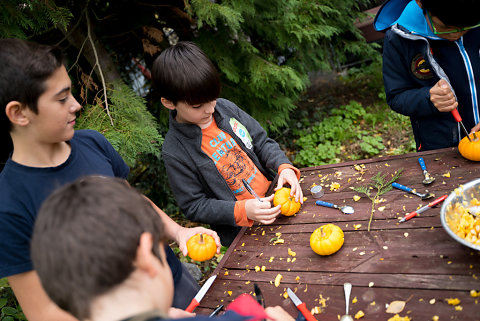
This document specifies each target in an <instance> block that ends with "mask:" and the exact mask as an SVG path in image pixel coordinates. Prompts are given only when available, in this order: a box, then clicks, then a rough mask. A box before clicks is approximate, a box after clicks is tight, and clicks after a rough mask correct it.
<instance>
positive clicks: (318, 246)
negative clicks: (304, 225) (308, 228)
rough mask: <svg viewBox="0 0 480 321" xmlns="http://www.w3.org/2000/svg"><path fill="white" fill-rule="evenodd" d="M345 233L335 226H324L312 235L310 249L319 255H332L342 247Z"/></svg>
mask: <svg viewBox="0 0 480 321" xmlns="http://www.w3.org/2000/svg"><path fill="white" fill-rule="evenodd" d="M343 242H344V235H343V231H342V229H341V228H340V227H338V226H337V225H335V224H326V225H322V226H320V227H319V228H317V229H316V230H315V231H313V233H312V235H310V247H311V248H312V250H313V251H314V252H315V253H317V254H318V255H330V254H333V253H335V252H337V251H338V250H340V248H341V247H342V245H343Z"/></svg>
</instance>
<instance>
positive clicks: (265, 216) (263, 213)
mask: <svg viewBox="0 0 480 321" xmlns="http://www.w3.org/2000/svg"><path fill="white" fill-rule="evenodd" d="M272 201H273V195H270V196H268V197H264V198H262V202H260V201H259V200H257V199H250V200H247V201H246V202H245V211H246V212H247V217H248V218H249V219H251V220H253V221H256V222H260V223H262V224H272V223H273V222H274V221H275V219H276V218H277V216H278V215H279V214H280V208H281V206H280V205H277V206H275V207H272V204H270V203H271V202H272Z"/></svg>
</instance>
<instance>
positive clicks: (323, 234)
mask: <svg viewBox="0 0 480 321" xmlns="http://www.w3.org/2000/svg"><path fill="white" fill-rule="evenodd" d="M320 232H321V235H322V237H325V236H326V235H327V234H325V232H323V226H320Z"/></svg>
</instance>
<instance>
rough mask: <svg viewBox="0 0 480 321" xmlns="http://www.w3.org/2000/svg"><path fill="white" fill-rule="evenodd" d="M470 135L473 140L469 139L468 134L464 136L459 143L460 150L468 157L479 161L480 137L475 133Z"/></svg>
mask: <svg viewBox="0 0 480 321" xmlns="http://www.w3.org/2000/svg"><path fill="white" fill-rule="evenodd" d="M469 137H470V139H471V140H472V141H469V140H468V137H467V136H465V137H463V138H462V140H461V141H460V143H459V144H458V151H459V152H460V154H462V156H463V157H465V158H466V159H469V160H472V161H477V162H478V161H480V139H479V138H477V137H475V135H473V134H470V135H469Z"/></svg>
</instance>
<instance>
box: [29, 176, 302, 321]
mask: <svg viewBox="0 0 480 321" xmlns="http://www.w3.org/2000/svg"><path fill="white" fill-rule="evenodd" d="M166 239H167V234H166V233H165V230H164V226H163V223H162V220H161V219H160V217H159V216H158V214H157V213H156V211H155V210H154V209H153V207H152V206H151V204H150V203H149V202H148V201H147V200H146V199H145V198H144V197H143V196H142V195H140V194H139V193H138V192H137V191H136V190H134V189H133V188H131V187H130V186H128V185H127V184H125V181H123V180H120V179H117V178H108V177H101V176H88V177H85V178H83V179H79V180H77V181H75V182H73V183H70V184H67V185H65V186H63V187H61V188H60V189H58V190H56V191H55V192H54V193H52V194H51V195H50V196H49V197H48V198H47V199H46V200H45V202H44V203H43V205H42V207H41V208H40V210H39V213H38V217H37V220H36V222H35V228H34V233H33V237H32V260H33V263H34V266H35V269H36V270H37V272H38V275H39V277H40V279H41V281H42V284H43V286H44V288H45V290H46V292H47V293H48V295H49V296H50V297H51V298H52V300H53V301H54V302H55V303H57V304H58V306H59V307H61V308H63V309H65V310H66V311H69V312H71V313H72V314H73V315H74V316H75V317H77V318H78V319H79V320H86V319H88V320H91V321H96V320H101V321H109V320H125V321H126V320H129V321H133V320H136V321H147V320H148V321H155V320H164V319H168V317H167V315H166V312H167V311H168V309H169V307H170V304H171V302H172V298H173V280H172V274H171V272H170V269H169V267H168V264H167V262H166V254H165V246H164V244H165V242H166ZM252 301H253V299H252ZM254 302H255V301H254ZM255 303H256V302H255ZM264 312H265V313H267V314H268V315H269V316H270V317H272V318H273V319H275V320H293V318H292V317H291V316H290V315H289V314H288V313H287V312H285V311H284V310H283V309H281V308H280V307H275V308H267V309H265V311H264ZM249 313H251V312H249ZM265 313H263V315H262V317H265ZM215 319H216V320H232V321H234V320H239V321H241V320H247V319H248V320H258V318H251V316H241V315H239V314H237V313H234V312H232V311H227V312H226V314H225V315H223V316H222V317H219V318H215ZM215 319H214V320H215ZM183 320H192V321H193V320H211V318H208V317H200V316H198V317H194V318H188V319H183Z"/></svg>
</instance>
